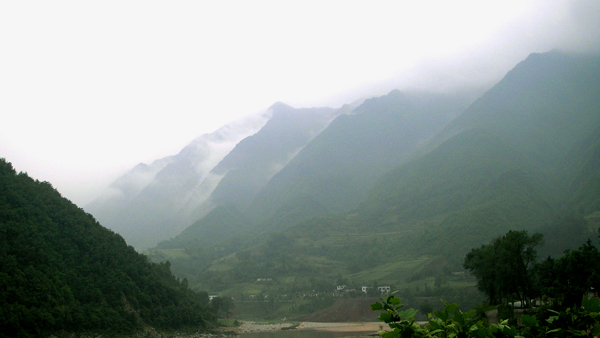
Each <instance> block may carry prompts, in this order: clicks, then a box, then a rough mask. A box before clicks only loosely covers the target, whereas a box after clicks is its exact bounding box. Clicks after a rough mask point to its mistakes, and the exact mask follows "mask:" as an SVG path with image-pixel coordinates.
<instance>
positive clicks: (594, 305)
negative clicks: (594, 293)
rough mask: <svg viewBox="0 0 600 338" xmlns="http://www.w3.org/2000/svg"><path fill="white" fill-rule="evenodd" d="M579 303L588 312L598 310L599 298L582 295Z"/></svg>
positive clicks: (599, 310)
mask: <svg viewBox="0 0 600 338" xmlns="http://www.w3.org/2000/svg"><path fill="white" fill-rule="evenodd" d="M581 305H583V307H584V308H585V309H586V310H588V311H590V312H600V299H598V298H596V297H594V298H591V299H590V298H587V297H586V296H583V300H582V302H581Z"/></svg>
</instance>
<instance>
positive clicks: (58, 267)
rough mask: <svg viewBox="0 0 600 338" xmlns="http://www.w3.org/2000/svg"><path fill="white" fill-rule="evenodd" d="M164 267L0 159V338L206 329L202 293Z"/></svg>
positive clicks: (207, 313)
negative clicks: (185, 328) (141, 330)
mask: <svg viewBox="0 0 600 338" xmlns="http://www.w3.org/2000/svg"><path fill="white" fill-rule="evenodd" d="M169 267H170V264H168V263H161V264H153V263H150V262H149V261H148V259H147V258H146V257H145V256H143V255H140V254H139V253H137V252H136V251H135V250H134V249H133V247H131V246H128V245H127V244H126V243H125V241H124V240H123V238H122V237H121V236H119V235H117V234H115V233H113V232H112V231H110V230H108V229H106V228H104V227H102V226H101V225H100V224H98V222H96V221H95V220H94V219H93V218H92V217H91V215H89V214H86V213H85V212H83V210H81V209H79V208H78V207H77V206H75V205H74V204H72V203H71V202H70V201H68V200H67V199H65V198H62V197H61V196H60V194H59V193H58V192H57V191H56V190H54V188H52V186H51V185H50V184H49V183H46V182H39V181H34V180H33V179H31V178H30V177H29V176H27V174H24V173H19V174H17V173H16V172H15V170H14V169H13V168H12V165H11V164H10V163H7V162H6V161H5V160H4V159H0V304H2V307H0V327H2V332H1V333H0V336H7V337H8V336H44V335H49V334H51V333H54V332H58V331H66V332H103V333H106V334H122V333H131V332H133V331H135V330H138V329H140V328H142V327H143V326H144V325H151V326H153V327H155V328H157V329H176V328H184V327H196V328H198V327H202V326H205V325H206V323H207V321H210V320H212V318H213V315H212V314H211V313H210V310H209V309H208V304H207V303H208V299H207V296H206V294H196V293H193V292H192V291H190V290H189V289H188V288H187V286H186V283H183V282H181V281H179V280H177V279H175V277H174V276H173V275H172V274H171V271H170V269H169Z"/></svg>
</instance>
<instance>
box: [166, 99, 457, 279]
mask: <svg viewBox="0 0 600 338" xmlns="http://www.w3.org/2000/svg"><path fill="white" fill-rule="evenodd" d="M466 102H467V101H466V99H465V98H463V97H462V96H457V97H448V96H446V95H440V94H430V93H410V94H405V93H401V92H400V91H393V92H391V93H389V94H388V95H386V96H382V97H379V98H373V99H369V100H366V101H365V102H364V103H363V104H361V105H359V106H358V107H357V108H356V109H354V110H353V111H351V113H349V114H348V112H349V107H347V106H345V107H343V108H342V109H343V110H344V112H346V114H340V113H339V112H338V113H337V115H339V116H338V117H337V118H336V119H335V120H334V121H333V122H331V123H330V124H329V125H328V126H327V128H325V129H324V130H323V131H322V132H321V133H320V134H318V135H317V136H316V137H314V139H313V140H312V141H310V142H308V144H307V145H306V147H303V148H297V149H298V151H297V152H296V153H297V154H296V153H294V154H293V155H295V156H293V157H292V156H288V159H289V163H287V165H285V166H282V169H281V170H280V171H277V172H276V173H274V174H272V175H269V176H267V175H265V174H264V173H262V174H261V175H262V176H261V177H262V178H260V179H257V178H256V176H255V175H253V176H252V175H249V174H251V173H253V172H257V170H256V169H254V168H255V167H257V168H258V169H259V170H263V172H264V170H265V169H264V168H267V169H269V167H265V166H264V163H269V159H270V158H275V159H278V158H284V157H283V156H281V155H279V153H281V145H277V146H276V147H274V146H273V145H272V144H273V142H272V141H270V140H274V139H277V137H278V135H280V134H283V135H290V136H293V135H294V133H293V130H295V129H297V128H298V127H299V126H300V127H301V126H302V124H300V123H298V122H295V124H293V125H292V124H289V125H285V124H283V123H281V122H280V123H278V124H273V125H272V128H268V127H270V125H269V123H268V124H267V125H266V126H265V127H264V128H263V129H262V130H261V132H260V133H257V134H256V135H254V136H252V137H249V138H247V139H245V140H243V141H242V142H240V144H239V145H238V146H237V147H236V148H235V149H234V150H233V151H232V152H231V153H230V154H229V155H228V156H227V157H226V158H225V159H224V160H223V161H222V163H220V164H219V166H217V168H215V171H217V169H218V168H219V167H221V166H223V167H225V166H226V165H227V164H228V163H231V162H233V161H232V159H237V158H239V159H241V160H237V161H238V166H239V168H240V169H239V170H236V171H233V173H234V174H237V176H235V177H239V178H241V180H239V179H238V180H236V181H230V182H231V183H230V184H228V185H226V186H225V185H223V183H224V182H226V181H225V178H224V179H223V180H221V182H220V183H219V186H218V187H217V189H215V191H214V192H213V194H212V195H211V198H210V199H209V200H208V202H210V203H215V202H219V199H221V203H224V202H228V201H229V202H234V201H240V200H241V199H243V198H244V197H245V196H248V194H246V193H245V192H246V191H247V190H246V187H247V186H248V184H251V185H252V187H255V188H256V187H260V188H262V189H260V190H258V189H255V190H254V191H252V193H253V196H252V197H254V198H245V202H244V203H237V205H236V206H237V207H238V210H240V211H241V212H242V213H244V214H245V215H246V217H247V218H248V220H250V222H251V224H250V225H248V223H246V226H245V227H244V228H243V229H242V228H239V229H236V231H232V230H231V229H230V227H226V229H228V230H227V231H223V234H220V235H218V236H214V237H213V236H207V234H208V233H213V232H214V228H215V227H216V226H217V225H219V224H221V222H214V217H213V215H212V214H209V215H207V216H206V217H205V218H203V219H200V220H199V221H198V222H196V223H195V224H194V225H193V226H192V227H190V228H194V229H195V230H194V232H193V234H192V233H191V232H188V231H187V230H186V231H184V232H183V233H182V234H180V235H179V236H176V237H175V238H173V239H172V240H170V241H166V242H162V243H159V245H158V246H157V248H158V249H166V248H169V249H176V248H186V249H187V250H188V251H191V252H195V253H197V254H200V255H201V256H203V257H204V258H205V255H206V250H203V249H201V247H203V246H205V245H209V246H214V247H215V249H213V250H208V251H209V252H210V255H211V257H213V258H218V257H220V256H223V255H227V254H230V253H232V252H234V251H235V250H242V249H245V248H249V247H251V246H253V245H257V244H260V243H261V242H263V241H264V239H265V238H269V237H270V236H272V235H274V234H276V233H278V232H281V231H283V230H285V229H286V228H289V227H291V226H293V225H295V224H298V223H300V222H302V221H305V220H307V219H310V218H313V217H315V216H319V215H326V214H330V213H332V212H339V211H340V210H349V209H350V208H352V207H354V206H356V205H357V203H358V201H360V200H361V199H362V198H363V197H364V195H365V193H366V192H367V191H368V189H369V188H370V186H371V185H372V184H373V183H374V182H375V181H376V180H377V179H378V178H379V177H381V175H383V173H385V171H387V170H389V169H391V168H394V167H395V166H397V165H399V163H401V162H402V161H403V160H406V159H407V158H408V157H409V156H410V155H411V154H413V153H414V152H415V151H416V150H417V149H419V147H420V146H422V145H423V144H425V142H426V140H428V139H429V138H430V137H432V136H433V135H434V134H435V132H436V131H439V130H441V129H442V128H443V127H444V126H445V125H446V124H447V123H448V122H449V121H450V120H451V119H452V118H453V117H454V116H455V115H456V114H458V112H459V111H460V109H461V108H463V107H464V106H466V104H467V103H466ZM277 106H278V107H279V109H280V110H282V111H283V109H286V110H288V111H289V112H292V111H291V109H292V108H290V107H285V106H283V105H281V104H278V105H277ZM321 110H323V109H320V110H314V109H313V110H312V111H314V112H320V111H321ZM325 111H327V110H325ZM329 111H331V110H329ZM289 112H287V113H288V114H289ZM313 114H314V113H313ZM320 114H322V113H320ZM303 115H304V116H310V115H308V112H305V113H304V114H303ZM327 116H332V115H331V113H328V114H327ZM275 117H276V116H275V115H274V118H275ZM272 121H275V120H274V119H272ZM308 121H310V120H308ZM269 122H271V121H269ZM290 128H292V129H291V130H290ZM287 139H293V138H290V137H288V138H287ZM301 141H304V139H301ZM265 145H267V148H265ZM251 147H255V149H256V150H253V148H251ZM289 148H290V147H287V148H284V149H285V150H287V149H289ZM288 154H291V153H289V150H288ZM274 155H275V156H274ZM234 163H235V162H234ZM271 163H273V161H272V160H271ZM228 173H231V171H229V172H228ZM245 173H248V174H245ZM242 174H244V175H242ZM228 183H229V182H228ZM257 183H260V185H259V184H257ZM222 186H223V187H227V189H229V190H227V191H228V193H229V196H230V197H229V199H224V201H223V198H222V197H221V196H222V195H221V194H222V193H220V192H219V189H220V188H221V187H222ZM221 191H225V190H224V189H223V190H221ZM220 195H221V196H220ZM201 227H205V229H204V230H203V231H201V230H200V228H201ZM193 236H196V237H193ZM202 236H207V237H204V238H201V237H202ZM191 238H194V240H193V241H191V240H190V239H191ZM217 248H218V249H217ZM204 258H201V257H200V256H195V258H193V259H192V260H195V261H196V262H197V268H199V264H200V262H204V261H205V259H204ZM181 268H182V266H181V264H179V263H176V264H175V265H174V270H175V271H178V269H181ZM195 271H196V270H195ZM196 272H197V271H196Z"/></svg>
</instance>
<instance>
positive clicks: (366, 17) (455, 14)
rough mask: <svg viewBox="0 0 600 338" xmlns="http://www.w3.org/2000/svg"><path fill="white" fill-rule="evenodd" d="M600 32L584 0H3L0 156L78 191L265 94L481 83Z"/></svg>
mask: <svg viewBox="0 0 600 338" xmlns="http://www.w3.org/2000/svg"><path fill="white" fill-rule="evenodd" d="M599 40H600V2H599V1H596V0H583V1H577V0H576V1H496V2H482V1H454V2H447V1H421V2H418V3H413V2H398V1H375V2H370V3H368V4H367V3H354V2H345V1H331V2H326V3H323V2H318V1H301V2H300V1H299V2H269V1H252V2H243V1H233V2H217V3H212V2H194V1H182V2H177V3H162V2H148V1H125V2H123V1H103V2H99V3H85V2H84V3H82V2H77V1H53V2H43V1H33V2H27V3H24V2H2V3H1V4H0V45H1V46H2V52H1V53H0V126H2V133H0V157H5V158H6V159H7V160H8V161H10V162H12V163H13V165H14V166H15V167H16V169H17V170H18V171H26V172H28V173H29V174H30V175H31V176H32V177H34V178H37V179H40V180H47V181H50V182H51V183H52V184H53V185H54V186H55V187H56V188H58V189H59V191H61V192H62V193H63V195H64V196H65V197H67V198H69V199H71V200H73V201H74V202H75V203H77V204H78V205H81V206H83V205H85V204H86V203H88V202H89V201H91V200H92V199H93V198H95V197H97V196H98V195H99V194H100V191H101V190H102V189H104V188H105V187H107V186H108V185H109V184H110V182H112V181H113V180H114V179H115V178H117V177H118V176H119V175H121V174H123V173H124V172H125V171H127V170H129V169H131V168H132V167H133V166H135V165H136V164H138V163H140V162H144V163H151V162H152V161H153V160H155V159H158V158H161V157H165V156H168V155H173V154H176V153H178V152H179V151H180V150H181V149H182V148H183V147H184V146H185V145H187V144H188V143H190V142H191V141H192V140H194V139H196V138H197V137H199V136H200V135H202V134H204V133H210V132H212V131H214V130H216V129H217V128H219V127H220V126H222V125H225V124H226V123H228V122H231V121H233V120H237V119H240V118H242V117H244V116H248V115H254V114H257V113H259V112H261V111H264V110H266V109H267V108H268V107H269V106H271V105H272V104H273V103H274V102H276V101H281V102H284V103H286V104H289V105H291V106H294V107H312V106H330V107H334V108H335V107H339V106H341V105H343V104H345V103H351V102H354V101H356V100H358V99H361V98H366V97H369V96H374V95H383V94H385V93H387V92H389V91H390V90H392V89H395V88H398V89H401V90H414V89H419V90H423V89H426V90H433V91H438V92H452V91H457V90H467V89H473V88H480V89H479V90H481V88H489V87H490V86H492V85H493V84H494V83H495V82H497V81H498V80H500V79H501V78H502V76H503V75H504V74H506V72H507V71H509V70H510V69H511V68H512V67H514V66H515V65H516V64H517V63H518V62H520V61H521V60H523V59H525V58H526V57H527V55H529V54H530V53H534V52H546V51H549V50H554V49H559V50H564V51H576V52H584V53H591V52H593V53H597V52H599V49H600V41H599Z"/></svg>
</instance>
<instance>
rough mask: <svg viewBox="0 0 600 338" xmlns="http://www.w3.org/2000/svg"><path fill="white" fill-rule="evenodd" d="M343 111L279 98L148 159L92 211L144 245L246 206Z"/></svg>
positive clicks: (90, 207) (94, 204) (118, 182)
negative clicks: (222, 210) (222, 208)
mask: <svg viewBox="0 0 600 338" xmlns="http://www.w3.org/2000/svg"><path fill="white" fill-rule="evenodd" d="M345 109H347V108H345V107H343V108H341V109H337V110H336V109H330V108H322V109H320V108H314V109H294V108H292V107H289V106H286V105H285V104H281V103H278V104H275V105H273V106H272V107H271V108H269V109H268V111H267V113H266V114H263V115H260V116H255V117H251V118H248V119H246V120H242V121H237V122H235V123H232V124H230V125H227V126H225V127H223V128H221V129H219V130H217V131H216V132H214V133H212V134H206V135H203V136H201V137H199V138H197V139H196V140H194V141H193V142H192V143H191V144H189V145H188V146H186V147H185V148H184V149H183V150H182V151H181V152H179V154H177V155H174V156H170V157H167V158H164V159H161V160H157V161H155V162H153V163H152V164H151V165H149V166H148V165H144V164H140V165H138V166H136V167H135V168H134V169H132V170H131V171H130V172H128V173H126V174H125V175H124V176H122V177H120V178H119V179H117V180H116V181H115V182H114V183H113V184H112V185H111V187H110V188H109V189H108V191H107V192H106V193H105V194H104V196H102V197H101V198H99V199H97V200H95V201H94V202H92V203H91V204H90V205H88V206H86V210H88V211H89V212H90V213H92V214H93V215H94V216H95V217H97V218H98V219H99V220H100V221H101V222H102V223H103V224H106V225H107V226H108V227H109V228H111V229H113V230H115V231H117V232H118V233H119V234H121V235H122V236H123V237H125V239H126V240H127V241H128V243H131V244H132V245H133V246H135V247H137V248H140V249H143V248H147V247H150V246H153V245H156V243H158V242H159V241H162V240H165V239H168V238H171V237H173V236H176V235H178V234H179V233H181V231H183V230H184V229H185V228H186V227H187V226H189V225H190V224H192V223H194V222H195V221H196V220H198V219H199V218H201V217H203V216H205V215H207V213H208V212H210V210H211V209H212V208H214V207H215V206H217V205H221V204H227V203H232V204H234V205H237V207H238V208H243V207H244V206H245V205H246V204H247V201H248V200H249V199H250V198H252V196H253V195H254V193H255V192H256V191H258V190H259V189H260V188H262V186H263V185H264V184H266V182H267V181H268V180H269V178H270V177H271V176H272V175H274V174H275V173H276V172H277V171H278V170H279V169H281V167H283V166H284V165H285V164H286V163H287V161H289V160H290V158H291V157H292V156H293V155H294V154H295V153H297V152H298V151H299V150H300V149H301V148H302V147H304V146H305V145H306V143H308V142H309V141H310V140H311V139H312V138H313V137H314V136H315V135H317V134H318V133H319V132H320V131H321V130H322V129H324V128H325V127H326V126H327V124H329V122H330V121H331V120H332V119H333V118H335V117H336V116H337V115H339V114H341V113H343V112H344V111H345Z"/></svg>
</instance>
